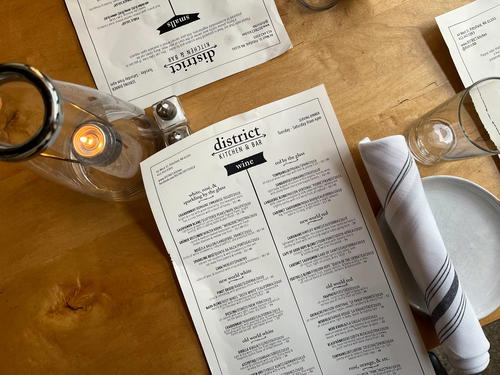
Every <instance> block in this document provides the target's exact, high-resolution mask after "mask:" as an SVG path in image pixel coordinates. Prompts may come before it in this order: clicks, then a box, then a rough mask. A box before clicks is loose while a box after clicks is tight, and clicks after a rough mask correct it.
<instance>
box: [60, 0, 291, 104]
mask: <svg viewBox="0 0 500 375" xmlns="http://www.w3.org/2000/svg"><path fill="white" fill-rule="evenodd" d="M65 2H66V6H67V8H68V10H69V13H70V15H71V19H72V21H73V24H74V26H75V28H76V31H77V34H78V38H79V39H80V43H81V45H82V48H83V51H84V53H85V56H86V58H87V62H88V64H89V67H90V70H91V72H92V75H93V77H94V80H95V82H96V85H97V87H98V89H99V90H102V91H105V92H107V93H109V94H112V95H113V96H116V97H119V98H121V99H124V100H126V101H129V102H132V103H134V104H136V105H137V106H139V107H142V108H145V107H149V106H151V105H152V104H154V103H155V102H157V101H159V100H162V99H164V98H167V97H169V96H171V95H181V94H183V93H185V92H188V91H191V90H193V89H196V88H198V87H201V86H203V85H206V84H209V83H211V82H214V81H216V80H218V79H221V78H224V77H227V76H229V75H231V74H234V73H237V72H240V71H242V70H245V69H248V68H250V67H253V66H255V65H258V64H261V63H263V62H265V61H267V60H270V59H272V58H274V57H276V56H278V55H280V54H282V53H284V52H285V51H287V50H288V49H290V48H291V47H292V45H291V42H290V39H289V37H288V34H287V32H286V30H285V27H284V25H283V23H282V21H281V18H280V16H279V14H278V10H277V8H276V4H275V3H274V0H245V1H234V0H211V1H207V0H65Z"/></svg>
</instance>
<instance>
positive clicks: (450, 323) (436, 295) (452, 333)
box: [359, 135, 490, 374]
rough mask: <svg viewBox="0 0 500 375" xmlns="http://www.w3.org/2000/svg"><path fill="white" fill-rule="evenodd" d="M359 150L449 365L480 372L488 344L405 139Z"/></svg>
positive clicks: (363, 143) (368, 144)
mask: <svg viewBox="0 0 500 375" xmlns="http://www.w3.org/2000/svg"><path fill="white" fill-rule="evenodd" d="M359 150H360V152H361V157H362V158H363V162H364V164H365V166H366V169H367V170H368V174H369V176H370V179H371V181H372V184H373V186H374V188H375V191H376V192H377V195H378V197H379V199H380V202H381V203H382V206H383V209H384V211H385V212H384V214H385V218H386V220H387V223H388V224H389V226H390V228H391V230H392V232H393V234H394V237H395V238H396V239H397V241H398V244H399V246H400V248H401V251H402V253H403V255H404V257H405V259H406V262H407V263H408V266H409V268H410V270H411V271H412V273H413V276H414V277H415V280H416V281H417V284H418V285H419V287H420V289H421V290H422V293H424V296H425V301H426V303H427V307H428V310H429V312H430V314H431V318H432V321H433V323H434V327H435V329H436V333H437V335H438V337H439V340H440V342H441V344H442V347H443V349H444V351H445V353H446V355H447V356H448V359H449V361H450V363H451V364H452V365H453V366H454V367H455V368H457V369H459V370H461V371H463V372H464V373H466V374H477V373H478V372H481V371H483V370H484V369H485V368H486V367H488V364H489V361H490V355H489V353H488V350H489V348H490V343H489V342H488V340H487V339H486V336H485V335H484V332H483V330H482V328H481V325H480V324H479V321H478V319H477V317H476V314H475V313H474V310H473V309H472V306H471V305H470V303H469V302H468V300H467V297H466V296H465V293H464V291H463V290H462V287H461V285H460V282H459V281H458V277H457V273H456V272H455V269H454V267H453V265H452V264H451V261H450V258H449V256H448V253H447V251H446V248H445V245H444V242H443V239H442V238H441V234H440V233H439V229H438V227H437V225H436V221H435V219H434V216H433V214H432V211H431V209H430V207H429V203H428V202H427V198H426V196H425V193H424V189H423V186H422V181H421V179H420V174H419V172H418V169H417V167H416V165H415V162H414V160H413V156H412V155H411V153H410V151H409V149H408V147H407V145H406V142H405V139H404V137H403V136H400V135H399V136H391V137H387V138H383V139H379V140H377V141H373V142H371V141H370V139H368V138H365V139H364V140H362V141H361V142H360V144H359Z"/></svg>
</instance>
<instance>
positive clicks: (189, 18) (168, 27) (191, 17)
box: [156, 0, 200, 35]
mask: <svg viewBox="0 0 500 375" xmlns="http://www.w3.org/2000/svg"><path fill="white" fill-rule="evenodd" d="M168 3H169V4H170V8H172V12H173V13H174V16H173V17H172V18H170V19H169V20H168V21H167V22H165V23H164V24H163V25H161V26H160V27H159V28H158V29H156V30H158V31H159V32H160V35H162V34H165V33H168V32H169V31H172V30H174V29H176V28H178V27H182V26H185V25H188V24H190V23H191V22H194V21H198V20H199V19H200V17H199V15H200V13H191V14H177V13H175V10H174V7H173V6H172V0H168Z"/></svg>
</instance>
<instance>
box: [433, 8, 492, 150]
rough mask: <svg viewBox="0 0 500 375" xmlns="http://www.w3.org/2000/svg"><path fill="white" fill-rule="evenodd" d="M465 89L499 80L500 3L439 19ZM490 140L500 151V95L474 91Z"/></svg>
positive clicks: (475, 101) (458, 9) (437, 20)
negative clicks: (479, 82)
mask: <svg viewBox="0 0 500 375" xmlns="http://www.w3.org/2000/svg"><path fill="white" fill-rule="evenodd" d="M436 22H437V24H438V26H439V29H440V30H441V33H442V34H443V38H444V40H445V41H446V44H447V46H448V48H449V50H450V54H451V57H452V58H453V62H454V63H455V66H456V68H457V71H458V73H459V75H460V78H461V79H462V82H463V84H464V86H465V87H468V86H471V85H472V84H473V83H474V82H477V81H479V80H481V79H484V78H488V77H500V0H477V1H474V2H472V3H470V4H467V5H465V6H463V7H461V8H457V9H455V10H452V11H451V12H448V13H446V14H443V15H441V16H439V17H436ZM471 96H472V98H473V100H474V104H475V106H476V110H477V112H478V114H479V115H480V117H481V120H482V122H483V124H484V125H485V127H486V129H487V130H488V133H489V135H490V137H491V140H492V141H493V142H494V143H495V145H496V146H497V147H498V148H500V105H498V101H499V100H500V93H499V92H493V91H491V92H488V91H487V90H474V91H473V92H471Z"/></svg>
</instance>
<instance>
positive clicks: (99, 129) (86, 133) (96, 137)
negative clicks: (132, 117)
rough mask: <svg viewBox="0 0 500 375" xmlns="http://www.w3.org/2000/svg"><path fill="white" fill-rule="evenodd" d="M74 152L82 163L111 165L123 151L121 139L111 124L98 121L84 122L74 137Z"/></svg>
mask: <svg viewBox="0 0 500 375" xmlns="http://www.w3.org/2000/svg"><path fill="white" fill-rule="evenodd" d="M72 148H73V154H74V156H75V157H76V159H77V160H78V161H79V162H81V163H82V164H89V165H109V164H111V163H112V162H114V161H115V160H116V159H117V158H118V156H119V155H120V152H121V141H120V139H119V137H118V136H117V134H116V132H115V131H114V130H113V129H112V128H111V127H109V126H107V125H104V124H100V123H98V122H87V123H83V124H81V125H80V126H78V128H76V130H75V132H74V133H73V137H72Z"/></svg>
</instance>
